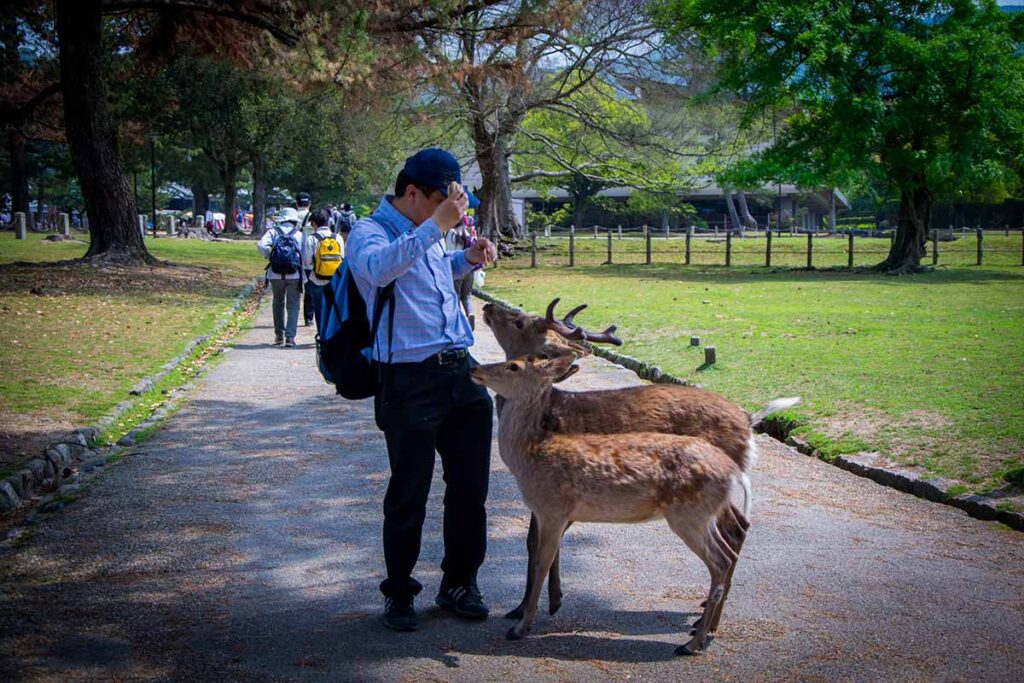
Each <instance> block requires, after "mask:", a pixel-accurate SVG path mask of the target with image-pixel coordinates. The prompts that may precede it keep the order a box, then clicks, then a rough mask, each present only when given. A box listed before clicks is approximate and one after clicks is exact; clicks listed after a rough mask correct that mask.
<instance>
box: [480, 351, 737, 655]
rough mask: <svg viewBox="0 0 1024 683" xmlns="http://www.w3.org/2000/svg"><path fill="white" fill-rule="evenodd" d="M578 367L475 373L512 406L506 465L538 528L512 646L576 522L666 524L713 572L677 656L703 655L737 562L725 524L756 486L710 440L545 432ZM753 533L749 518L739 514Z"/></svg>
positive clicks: (505, 436)
mask: <svg viewBox="0 0 1024 683" xmlns="http://www.w3.org/2000/svg"><path fill="white" fill-rule="evenodd" d="M573 361H574V358H573V357H572V356H560V357H557V358H553V359H549V358H542V359H538V358H533V357H527V358H523V359H516V360H511V361H506V362H503V363H493V364H491V365H482V366H478V367H477V368H474V369H473V371H472V373H471V375H472V378H473V381H474V382H477V383H479V384H485V385H487V386H488V387H490V388H491V389H493V390H494V391H495V392H496V393H497V394H498V395H500V396H502V397H504V398H505V405H504V408H503V410H502V412H501V416H500V418H499V420H498V444H499V449H500V453H501V458H502V460H504V462H505V464H506V465H507V466H508V468H509V470H510V471H511V472H512V474H513V476H514V477H515V479H516V483H517V484H518V485H519V489H520V491H521V492H522V495H523V500H524V501H525V503H526V505H527V506H528V507H529V508H530V510H531V512H532V513H533V515H534V518H535V519H536V524H537V548H536V552H535V553H534V554H533V556H532V557H531V559H530V566H529V574H530V582H529V585H530V589H529V591H528V593H527V595H526V601H525V608H524V610H523V614H522V617H521V618H520V620H519V623H518V624H516V625H515V626H513V627H512V628H511V629H510V630H509V632H508V637H509V638H510V639H512V640H518V639H519V638H522V637H524V636H525V635H526V634H527V633H528V632H529V631H530V628H531V626H532V625H533V622H534V619H535V618H536V615H537V602H538V600H539V598H540V591H541V586H542V585H543V582H544V576H545V575H546V574H547V573H548V571H549V569H550V567H551V564H552V562H554V559H555V557H556V556H557V554H558V549H559V545H560V543H561V539H562V535H563V534H564V532H565V529H566V527H567V526H568V525H569V524H570V523H572V522H606V523H625V524H629V523H637V522H645V521H648V520H652V519H657V518H660V517H664V519H665V521H666V522H668V525H669V528H671V529H672V531H673V532H675V533H676V535H678V536H679V537H680V538H681V539H683V542H685V543H686V545H687V546H688V547H689V548H690V550H692V551H693V552H694V553H695V554H696V555H697V556H698V557H699V558H700V559H701V560H702V561H703V562H704V564H705V566H707V569H708V572H709V573H710V574H711V588H710V590H709V592H708V598H707V600H706V601H705V607H704V612H703V614H702V615H701V618H700V619H699V620H698V622H697V624H695V626H694V631H693V638H692V639H691V640H690V641H689V642H688V643H686V644H685V645H681V646H679V647H678V648H677V649H676V654H682V655H693V654H698V653H700V652H702V651H704V650H705V649H706V648H707V647H708V645H710V644H711V640H712V639H713V637H714V634H715V631H716V630H717V628H718V624H719V621H720V619H721V616H722V606H723V604H724V602H725V599H726V597H727V595H728V592H729V586H730V583H731V581H732V573H733V569H734V567H735V565H736V560H737V558H738V553H737V551H736V550H734V549H733V548H732V546H731V544H730V543H729V542H727V541H726V539H725V538H724V537H723V536H722V533H721V532H720V530H719V525H718V523H717V520H718V519H719V516H720V515H721V514H722V512H723V511H724V510H726V509H727V508H728V507H729V506H730V503H729V497H730V495H731V492H732V489H733V487H734V486H736V485H740V486H742V487H743V488H744V491H745V493H746V494H747V495H746V501H747V503H749V481H748V480H747V478H746V476H745V475H744V474H743V472H742V471H741V470H740V468H739V467H738V466H737V464H736V463H735V462H733V460H732V459H731V458H730V457H729V456H728V455H726V454H725V453H723V452H722V451H721V449H719V448H717V447H715V446H714V445H712V444H710V443H708V442H707V441H705V440H703V439H700V438H696V437H691V436H679V435H675V434H660V433H652V432H642V433H627V434H556V433H553V432H552V431H551V430H550V429H548V428H547V427H546V426H545V419H544V415H545V412H546V411H547V408H548V403H549V401H550V397H551V391H552V387H551V384H552V382H553V381H555V380H560V379H563V378H564V377H566V376H568V375H570V374H572V373H573V372H574V370H573V368H575V367H577V366H574V365H573ZM733 514H735V515H736V517H737V522H738V523H739V525H741V526H742V527H743V528H746V526H747V522H746V517H745V515H744V513H741V512H739V511H734V512H733Z"/></svg>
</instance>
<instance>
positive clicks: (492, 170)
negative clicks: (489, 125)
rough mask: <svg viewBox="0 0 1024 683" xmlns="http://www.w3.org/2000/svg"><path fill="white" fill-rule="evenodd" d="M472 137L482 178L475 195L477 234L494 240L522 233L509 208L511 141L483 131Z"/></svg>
mask: <svg viewBox="0 0 1024 683" xmlns="http://www.w3.org/2000/svg"><path fill="white" fill-rule="evenodd" d="M474 128H476V127H474ZM480 129H482V125H481V126H480ZM473 137H474V144H475V147H476V161H477V164H478V165H479V166H480V175H481V176H482V177H483V185H482V186H481V187H480V195H479V199H480V214H481V221H480V228H479V230H480V234H481V235H483V236H484V237H486V238H488V239H490V240H491V241H493V242H495V243H497V242H498V241H500V240H501V239H502V238H509V237H513V238H516V237H522V236H524V235H525V230H524V228H523V227H522V226H520V225H519V223H517V222H516V219H515V213H514V212H513V211H512V181H511V180H510V178H511V176H510V175H509V172H508V149H509V143H510V142H511V140H509V139H508V138H507V137H506V136H505V135H503V134H501V133H498V134H493V135H492V134H490V133H487V132H486V131H483V130H480V132H479V133H477V134H474V136H473Z"/></svg>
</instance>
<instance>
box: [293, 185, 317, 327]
mask: <svg viewBox="0 0 1024 683" xmlns="http://www.w3.org/2000/svg"><path fill="white" fill-rule="evenodd" d="M312 206H313V198H312V197H311V196H310V195H309V193H308V192H299V193H297V194H296V195H295V211H296V215H297V216H298V217H299V231H300V232H301V233H302V243H303V245H305V243H306V240H308V239H309V236H310V235H312V234H313V226H312V224H311V223H310V222H309V216H310V211H311V210H312ZM305 275H306V280H307V281H308V280H309V271H308V270H306V271H305ZM302 323H303V324H304V325H305V326H306V327H309V326H310V325H312V324H313V298H312V295H311V294H310V292H309V289H308V288H307V289H306V291H305V293H303V295H302Z"/></svg>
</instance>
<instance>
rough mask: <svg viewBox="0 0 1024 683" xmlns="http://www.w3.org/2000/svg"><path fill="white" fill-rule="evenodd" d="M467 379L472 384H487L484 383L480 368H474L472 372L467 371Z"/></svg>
mask: <svg viewBox="0 0 1024 683" xmlns="http://www.w3.org/2000/svg"><path fill="white" fill-rule="evenodd" d="M469 378H470V379H471V380H473V383H474V384H484V385H486V384H487V383H486V382H485V381H484V380H485V375H484V373H483V370H482V369H481V368H480V367H475V368H473V369H472V370H470V371H469Z"/></svg>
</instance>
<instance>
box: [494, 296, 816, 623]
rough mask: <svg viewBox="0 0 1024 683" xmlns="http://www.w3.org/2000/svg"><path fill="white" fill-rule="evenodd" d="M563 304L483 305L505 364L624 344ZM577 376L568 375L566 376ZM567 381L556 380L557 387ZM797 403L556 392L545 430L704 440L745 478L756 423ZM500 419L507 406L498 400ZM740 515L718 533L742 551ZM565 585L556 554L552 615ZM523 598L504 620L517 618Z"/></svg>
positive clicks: (670, 390)
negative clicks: (579, 320) (541, 309)
mask: <svg viewBox="0 0 1024 683" xmlns="http://www.w3.org/2000/svg"><path fill="white" fill-rule="evenodd" d="M558 301H559V299H554V300H553V301H552V302H551V303H550V304H548V307H547V312H546V314H545V316H544V317H540V316H536V315H532V314H529V313H524V312H522V311H515V310H511V309H509V308H506V307H500V306H496V305H495V304H492V303H489V304H487V305H485V306H484V308H483V313H484V322H485V323H486V324H487V325H488V327H490V328H491V330H492V331H493V332H494V336H495V338H496V339H497V340H498V344H499V345H500V346H501V348H502V350H503V351H504V352H505V357H506V358H507V359H512V358H517V357H520V356H529V355H534V356H548V357H552V358H554V357H559V356H562V355H566V356H571V357H578V356H584V355H588V354H589V353H590V350H589V349H587V348H586V347H584V346H583V345H581V344H579V343H578V342H579V341H582V340H588V341H591V342H602V343H611V344H621V343H622V341H621V340H620V339H619V338H618V337H616V336H615V334H614V333H615V326H614V325H612V326H611V327H608V328H607V329H606V330H604V331H603V332H600V333H597V334H594V333H588V332H586V330H584V329H583V328H582V327H579V326H578V325H576V324H575V322H574V320H573V319H574V317H575V315H576V314H577V313H579V312H580V311H581V310H583V309H584V308H585V307H586V304H583V305H581V306H577V307H576V308H574V309H572V310H571V311H570V312H569V313H568V314H567V315H566V316H565V317H564V318H563V319H562V320H558V319H556V318H555V316H554V309H555V306H556V305H557V304H558ZM571 374H573V373H572V372H569V373H568V374H567V375H566V377H568V376H569V375H571ZM566 377H559V378H555V382H559V381H562V380H563V379H565V378H566ZM798 401H799V399H796V398H789V399H778V400H776V401H772V402H771V403H769V404H768V405H767V406H765V407H764V408H763V409H762V410H761V411H759V412H757V413H755V414H753V415H751V414H749V413H747V412H746V411H744V410H742V409H741V408H739V407H738V406H736V405H735V404H733V403H731V402H730V401H728V400H726V399H725V398H723V397H721V396H719V395H718V394H716V393H714V392H712V391H708V390H706V389H700V388H698V387H691V386H683V385H679V384H649V385H643V386H637V387H629V388H626V389H611V390H602V391H579V392H572V391H562V390H559V389H557V388H552V389H551V391H550V393H549V394H548V397H547V401H546V403H545V413H544V416H543V419H544V425H545V428H546V429H548V430H549V431H551V432H554V433H559V434H580V433H592V434H621V433H626V432H660V433H663V434H678V435H686V436H695V437H700V438H702V439H704V440H705V441H707V442H708V443H710V444H712V445H713V446H715V447H717V448H718V449H720V450H721V451H723V452H724V453H725V454H726V455H728V456H729V457H730V458H732V460H733V462H735V463H736V464H737V465H738V466H739V468H740V471H741V473H742V475H743V477H746V476H747V473H748V472H749V471H750V469H751V467H752V466H753V464H754V461H755V460H756V459H757V445H756V443H755V441H754V439H753V430H752V426H753V425H756V424H757V423H759V422H760V421H761V420H763V419H764V418H765V417H767V416H768V415H770V414H771V413H773V412H777V411H779V410H784V409H786V408H788V407H790V406H792V405H795V404H796V403H797V402H798ZM497 406H498V414H499V416H500V415H501V412H502V409H503V399H502V398H501V396H500V395H499V397H498V401H497ZM738 512H739V511H738V510H737V509H736V508H735V506H729V507H727V508H726V509H725V510H724V511H723V512H722V518H721V519H720V520H719V531H720V532H721V535H722V536H723V537H724V538H725V539H726V540H727V541H728V542H729V543H730V545H731V546H732V548H733V550H734V551H735V552H736V553H739V551H740V548H741V547H742V544H743V540H744V538H745V536H746V530H747V528H746V526H745V525H744V524H740V517H741V516H740V515H738V514H737V513H738ZM526 543H527V554H528V556H529V557H530V558H532V557H533V555H534V552H535V548H536V543H537V525H536V519H535V518H534V517H532V516H531V518H530V532H529V534H528V535H527V541H526ZM530 581H531V575H530V574H527V585H526V591H525V593H526V594H528V593H529V591H530V588H531V583H530ZM562 597H563V595H562V582H561V575H560V571H559V558H558V556H557V555H556V556H555V559H554V561H553V562H552V564H551V573H550V576H549V577H548V612H549V613H550V614H554V613H555V612H557V611H558V609H559V608H560V607H561V605H562ZM525 603H526V597H525V595H524V597H523V601H522V602H521V603H520V604H519V606H517V607H516V608H515V609H513V610H511V611H510V612H509V613H508V614H506V615H505V616H506V617H507V618H509V619H520V618H521V617H522V616H523V606H524V605H525Z"/></svg>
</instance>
